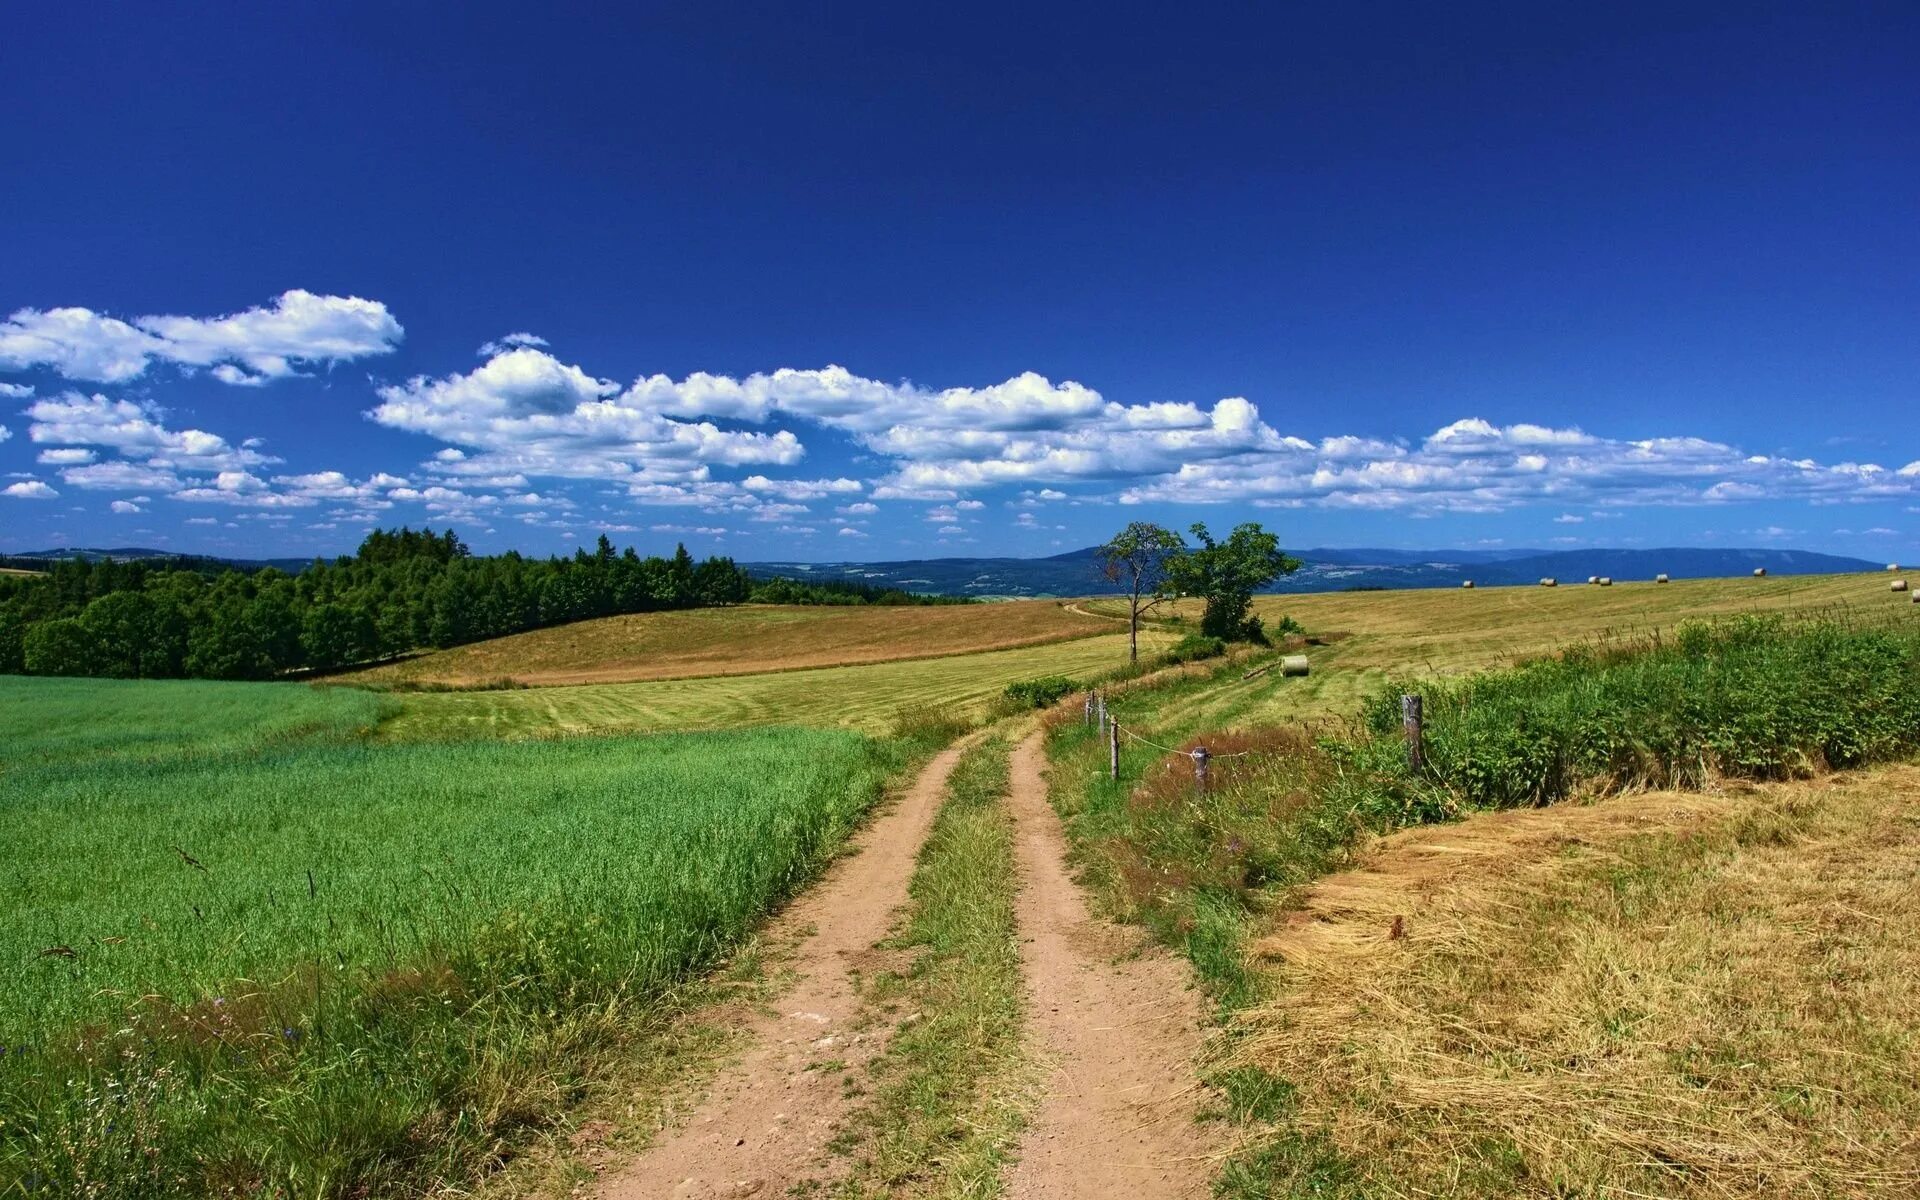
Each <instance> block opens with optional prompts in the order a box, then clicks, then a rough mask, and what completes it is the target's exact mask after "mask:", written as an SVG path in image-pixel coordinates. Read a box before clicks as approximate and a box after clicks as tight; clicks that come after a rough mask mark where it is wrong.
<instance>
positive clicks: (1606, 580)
mask: <svg viewBox="0 0 1920 1200" xmlns="http://www.w3.org/2000/svg"><path fill="white" fill-rule="evenodd" d="M1600 586H1601V587H1612V586H1613V576H1611V575H1602V576H1601V577H1600Z"/></svg>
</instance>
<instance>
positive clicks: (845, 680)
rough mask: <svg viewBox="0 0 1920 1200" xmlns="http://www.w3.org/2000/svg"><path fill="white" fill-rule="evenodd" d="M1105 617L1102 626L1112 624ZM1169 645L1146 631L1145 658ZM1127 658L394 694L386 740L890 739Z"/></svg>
mask: <svg viewBox="0 0 1920 1200" xmlns="http://www.w3.org/2000/svg"><path fill="white" fill-rule="evenodd" d="M1110 627H1111V626H1110V624H1109V623H1106V622H1102V628H1103V629H1107V628H1110ZM1171 641H1172V638H1171V637H1170V636H1168V635H1166V634H1163V633H1159V632H1157V631H1150V632H1147V633H1143V635H1142V638H1141V653H1142V655H1146V654H1148V653H1150V652H1151V651H1153V650H1157V649H1161V648H1164V647H1165V646H1166V645H1168V644H1170V643H1171ZM1126 661H1127V639H1126V636H1125V635H1124V634H1114V633H1111V632H1105V633H1103V634H1102V635H1101V636H1096V637H1080V638H1075V639H1073V640H1071V641H1064V642H1051V643H1048V644H1046V645H1042V646H1028V647H1023V648H1021V649H1017V650H995V651H987V652H984V653H979V654H959V655H952V656H949V657H946V658H941V659H934V660H908V661H901V662H890V663H874V664H868V665H863V666H846V667H826V668H820V669H815V670H806V671H775V672H769V673H765V674H759V675H728V676H715V677H709V678H702V679H674V680H659V681H656V682H648V683H603V684H585V685H579V686H563V687H545V688H527V689H505V690H497V691H473V692H421V693H416V694H404V695H395V696H393V697H391V699H393V700H394V701H395V702H397V703H398V704H399V706H400V709H399V714H398V715H397V716H396V717H394V718H393V719H392V720H391V721H390V722H388V723H387V724H386V725H385V726H383V730H384V732H385V734H386V736H388V737H391V738H396V739H418V738H439V737H462V736H491V737H508V738H517V737H542V736H554V735H562V734H580V733H610V732H621V731H656V730H672V729H733V728H745V727H751V726H758V725H805V726H813V727H844V728H850V729H858V730H862V731H865V732H869V733H884V732H886V731H888V730H891V729H892V728H893V727H894V722H895V720H896V718H898V717H899V716H900V715H901V714H902V713H905V712H909V711H912V710H915V709H926V708H939V709H941V710H944V711H946V712H948V713H952V714H978V713H981V712H984V711H985V709H986V708H987V706H988V704H989V703H990V702H991V701H992V700H993V699H995V698H996V697H998V696H999V695H1000V694H1001V693H1002V692H1003V691H1004V690H1005V688H1006V686H1007V685H1008V684H1010V683H1015V682H1018V681H1020V680H1023V679H1032V678H1035V677H1037V676H1041V675H1066V676H1069V677H1087V676H1091V675H1094V674H1097V673H1099V672H1102V671H1106V670H1110V669H1112V668H1115V667H1119V666H1123V665H1124V664H1125V663H1126Z"/></svg>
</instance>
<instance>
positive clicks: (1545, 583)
mask: <svg viewBox="0 0 1920 1200" xmlns="http://www.w3.org/2000/svg"><path fill="white" fill-rule="evenodd" d="M1540 586H1541V587H1559V586H1560V581H1559V580H1558V579H1542V580H1541V581H1540Z"/></svg>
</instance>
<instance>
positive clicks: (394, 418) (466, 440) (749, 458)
mask: <svg viewBox="0 0 1920 1200" xmlns="http://www.w3.org/2000/svg"><path fill="white" fill-rule="evenodd" d="M636 387H637V385H636ZM379 394H380V399H381V403H380V405H379V406H378V407H377V408H375V409H374V410H373V411H372V412H370V413H369V414H368V416H370V417H371V418H372V419H373V420H374V421H376V422H378V423H379V424H382V425H386V426H388V427H390V428H393V429H403V430H408V431H411V432H414V433H424V434H427V435H429V436H431V437H434V438H438V439H439V440H441V441H443V442H450V443H453V448H454V449H458V450H460V451H461V454H462V457H461V458H459V459H443V460H442V461H443V463H445V464H447V465H451V464H455V463H457V464H461V465H463V466H464V467H465V468H466V469H469V470H474V471H492V472H504V471H515V472H520V473H523V474H527V475H545V476H558V477H566V478H578V479H593V478H613V479H636V480H649V481H651V480H701V479H705V478H706V477H707V473H708V468H709V466H710V465H725V466H759V465H764V464H781V465H786V464H791V463H794V462H797V461H799V459H800V457H801V455H802V453H803V451H802V449H801V446H800V441H799V439H798V438H796V437H795V436H794V435H793V434H792V433H790V432H788V431H785V430H782V431H780V432H778V433H772V434H767V433H758V432H752V431H737V430H722V429H720V428H719V427H718V426H717V425H715V424H713V423H712V422H711V421H682V420H676V419H674V418H672V417H669V416H666V415H663V413H662V411H661V410H660V408H659V407H658V406H657V405H652V404H649V403H647V402H645V401H644V400H642V399H640V398H638V397H636V395H635V393H634V390H632V389H628V390H624V391H623V390H622V389H621V387H620V385H618V384H616V383H614V382H612V381H611V380H606V379H597V378H595V377H593V376H591V375H589V374H587V373H586V372H585V371H582V370H581V369H580V368H579V367H577V366H573V365H571V364H567V363H562V362H561V361H560V360H558V359H556V358H554V357H553V356H552V355H550V354H548V353H546V352H545V351H543V350H540V349H537V348H534V347H531V346H520V347H515V348H512V349H509V350H505V351H503V352H501V353H499V354H496V355H494V356H493V357H492V358H490V359H488V360H487V361H486V362H485V363H484V364H482V365H481V366H479V367H478V368H476V369H474V370H473V371H470V372H468V373H466V374H455V375H448V376H445V377H442V378H439V379H429V378H427V377H425V376H416V377H414V378H413V379H410V380H408V381H407V382H406V383H405V384H399V385H394V386H391V387H385V388H382V389H380V393H379ZM476 451H478V453H475V452H476Z"/></svg>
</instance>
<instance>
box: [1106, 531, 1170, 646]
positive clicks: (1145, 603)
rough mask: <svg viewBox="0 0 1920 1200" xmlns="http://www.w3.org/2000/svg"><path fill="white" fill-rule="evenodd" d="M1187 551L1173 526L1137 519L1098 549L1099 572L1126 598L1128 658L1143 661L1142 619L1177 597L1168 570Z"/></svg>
mask: <svg viewBox="0 0 1920 1200" xmlns="http://www.w3.org/2000/svg"><path fill="white" fill-rule="evenodd" d="M1186 550H1187V543H1186V541H1185V540H1184V539H1183V538H1181V536H1180V535H1179V534H1177V533H1175V532H1174V531H1173V530H1171V529H1167V528H1164V527H1162V526H1159V525H1155V524H1153V523H1152V522H1149V521H1135V522H1133V523H1132V524H1131V525H1128V526H1127V527H1126V528H1125V529H1122V530H1121V531H1120V532H1119V533H1116V534H1114V535H1113V538H1112V539H1111V540H1110V541H1108V542H1107V544H1106V545H1104V546H1102V547H1100V549H1099V550H1097V551H1096V552H1095V556H1096V557H1097V558H1098V560H1099V563H1100V573H1101V574H1102V575H1104V576H1106V578H1107V580H1108V581H1109V582H1111V583H1117V584H1119V585H1120V588H1121V590H1122V591H1123V592H1124V593H1125V594H1126V597H1127V660H1128V661H1129V662H1139V661H1140V618H1141V617H1143V616H1145V615H1146V614H1147V613H1149V612H1151V611H1152V610H1153V608H1154V607H1155V606H1156V605H1158V604H1161V603H1163V602H1165V601H1167V600H1171V599H1172V598H1173V596H1174V590H1173V587H1172V585H1171V582H1170V579H1169V574H1168V573H1169V570H1170V568H1171V567H1172V564H1173V563H1174V562H1176V561H1177V560H1178V559H1179V558H1180V556H1181V555H1183V554H1185V553H1186Z"/></svg>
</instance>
